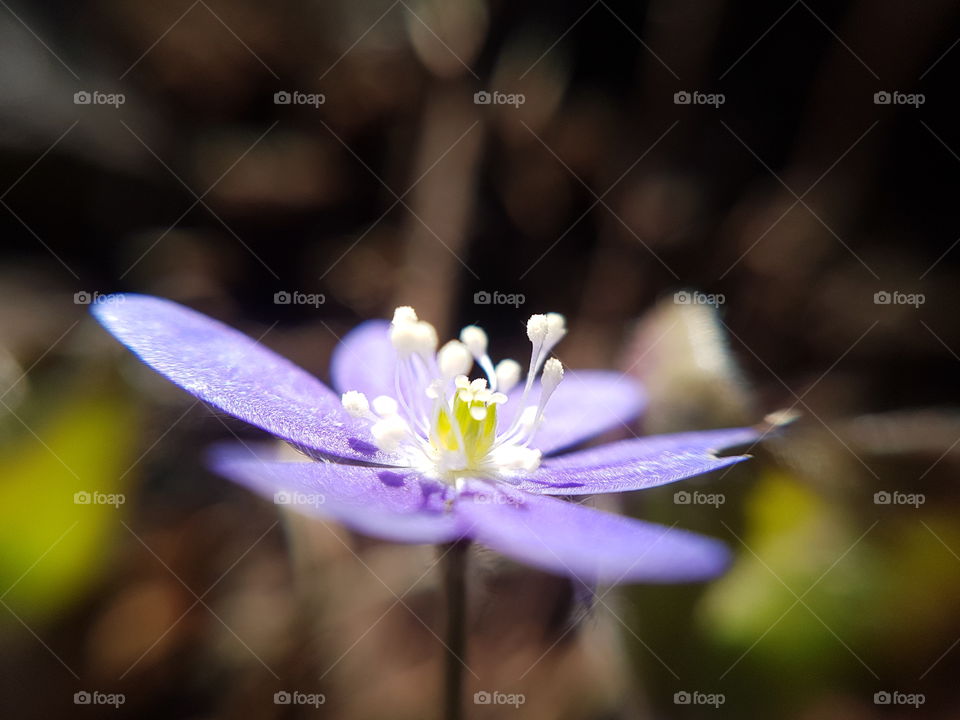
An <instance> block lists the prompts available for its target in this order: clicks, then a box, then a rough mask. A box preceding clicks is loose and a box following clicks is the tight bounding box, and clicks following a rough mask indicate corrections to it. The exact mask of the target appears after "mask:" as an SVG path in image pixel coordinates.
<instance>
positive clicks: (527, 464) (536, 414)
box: [342, 307, 567, 484]
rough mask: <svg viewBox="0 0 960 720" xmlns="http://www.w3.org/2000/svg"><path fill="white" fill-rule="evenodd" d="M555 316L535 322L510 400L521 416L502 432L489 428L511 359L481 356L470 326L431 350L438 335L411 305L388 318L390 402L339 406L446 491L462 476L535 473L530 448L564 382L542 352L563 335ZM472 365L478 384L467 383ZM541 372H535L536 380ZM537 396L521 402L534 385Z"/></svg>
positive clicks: (536, 460)
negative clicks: (392, 361)
mask: <svg viewBox="0 0 960 720" xmlns="http://www.w3.org/2000/svg"><path fill="white" fill-rule="evenodd" d="M566 332H567V330H566V322H565V320H564V317H563V315H560V314H558V313H548V314H546V315H533V316H531V317H530V319H529V320H528V321H527V337H528V338H529V339H530V342H531V343H532V344H533V349H532V351H531V354H530V368H529V370H528V372H527V378H526V383H525V385H524V387H523V392H522V393H521V394H520V397H519V398H517V397H516V394H514V396H513V399H511V402H517V403H519V405H520V407H521V408H522V410H520V411H518V412H516V413H515V414H514V419H513V421H512V422H511V423H510V424H509V427H507V428H506V429H504V430H503V431H502V432H498V428H497V408H498V407H500V406H502V405H504V404H505V403H506V402H507V399H508V393H510V391H511V390H513V389H514V388H515V387H516V386H517V385H518V384H519V382H520V377H521V375H520V373H521V368H520V364H519V363H517V362H516V361H515V360H501V361H500V362H499V363H497V364H496V365H494V364H493V362H492V361H491V359H490V355H489V354H488V353H487V334H486V333H485V332H484V331H483V330H481V329H480V328H479V327H477V326H475V325H468V326H467V327H465V328H463V330H461V331H460V339H459V340H451V341H450V342H448V343H446V344H445V345H444V346H443V347H441V348H440V349H439V351H438V350H437V345H438V342H437V331H436V329H435V328H434V327H433V325H431V324H430V323H428V322H424V321H423V320H420V319H419V318H417V314H416V312H414V310H413V308H411V307H399V308H397V309H396V310H395V311H394V313H393V322H392V323H391V326H390V342H391V344H392V345H393V347H394V349H395V350H396V352H397V363H396V374H395V378H394V388H395V396H394V397H390V396H387V395H380V396H378V397H375V398H373V400H372V401H370V400H368V399H367V397H366V396H365V395H364V394H363V393H361V392H357V391H355V390H351V391H349V392H346V393H344V394H343V397H342V402H343V407H344V408H345V409H346V410H347V411H348V412H349V413H350V414H351V415H353V416H354V417H359V418H364V419H367V420H369V421H370V422H371V424H372V425H371V433H372V435H373V438H374V442H375V443H376V445H377V447H379V448H380V449H381V450H383V451H384V452H389V453H395V454H398V455H400V456H401V457H402V458H403V460H404V464H406V465H409V466H410V467H414V468H417V469H418V470H420V471H422V472H424V473H425V474H427V475H429V476H432V477H436V478H438V479H441V480H444V481H445V482H449V483H452V484H459V482H460V481H462V480H463V479H465V478H471V477H474V478H484V479H503V480H509V479H510V478H511V477H512V476H517V475H519V474H522V473H527V472H530V471H532V470H536V469H537V467H539V465H540V456H541V453H540V451H539V450H537V449H535V448H531V447H530V443H531V441H532V440H533V438H534V435H535V434H536V432H537V428H538V427H539V426H540V424H541V423H542V422H543V418H544V407H545V406H546V404H547V401H548V400H549V399H550V396H551V395H552V394H553V392H554V390H556V389H557V386H558V385H559V384H560V381H561V380H562V379H563V366H562V365H561V364H560V361H559V360H557V359H556V358H552V357H549V355H550V351H551V350H553V348H554V347H555V346H556V344H557V343H558V342H560V340H561V338H563V336H564V335H565V334H566ZM475 362H476V364H477V365H478V366H479V367H480V369H481V370H482V371H483V374H484V375H485V376H486V377H485V378H482V377H481V378H477V379H475V380H471V379H470V377H469V375H470V372H471V370H472V369H473V365H474V363H475ZM541 370H542V373H541ZM537 375H540V392H539V397H538V398H537V401H536V403H535V404H533V403H532V402H531V403H530V404H528V398H529V397H530V394H531V390H532V389H533V384H534V380H535V379H536V377H537Z"/></svg>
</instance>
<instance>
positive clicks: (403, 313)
mask: <svg viewBox="0 0 960 720" xmlns="http://www.w3.org/2000/svg"><path fill="white" fill-rule="evenodd" d="M415 322H417V311H416V310H414V309H413V308H412V307H410V306H409V305H401V306H400V307H398V308H396V309H395V310H394V311H393V324H394V325H402V324H404V323H415Z"/></svg>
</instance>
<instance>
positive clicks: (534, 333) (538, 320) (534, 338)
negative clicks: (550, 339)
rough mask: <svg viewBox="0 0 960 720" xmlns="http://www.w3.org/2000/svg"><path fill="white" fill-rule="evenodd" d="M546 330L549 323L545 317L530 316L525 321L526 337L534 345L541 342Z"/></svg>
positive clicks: (545, 335)
mask: <svg viewBox="0 0 960 720" xmlns="http://www.w3.org/2000/svg"><path fill="white" fill-rule="evenodd" d="M548 330H549V322H548V320H547V316H546V315H531V316H530V319H529V320H527V337H528V338H529V339H530V342H532V343H533V344H534V345H536V344H537V343H540V342H543V340H544V338H546V337H547V331H548Z"/></svg>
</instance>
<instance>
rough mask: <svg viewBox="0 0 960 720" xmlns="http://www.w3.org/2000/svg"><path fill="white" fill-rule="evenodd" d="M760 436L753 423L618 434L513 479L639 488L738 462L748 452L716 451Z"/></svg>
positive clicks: (582, 488) (581, 488) (569, 488)
mask: <svg viewBox="0 0 960 720" xmlns="http://www.w3.org/2000/svg"><path fill="white" fill-rule="evenodd" d="M759 437H760V433H759V432H758V431H757V430H754V429H753V428H729V429H723V430H704V431H701V432H688V433H676V434H673V435H652V436H648V437H642V438H634V439H633V440H622V441H620V442H614V443H607V444H606V445H601V446H600V447H596V448H591V449H589V450H581V451H580V452H573V453H567V454H565V455H558V456H556V457H551V458H547V459H546V460H544V461H543V463H542V464H541V465H540V467H539V468H538V469H537V470H536V471H535V472H533V473H532V474H531V475H530V477H529V478H525V479H523V480H521V481H518V482H517V483H516V485H517V487H519V488H521V489H523V490H526V491H528V492H532V493H537V494H543V495H595V494H599V493H611V492H626V491H629V490H643V489H645V488H650V487H656V486H657V485H665V484H667V483H672V482H676V481H677V480H685V479H686V478H689V477H693V476H695V475H700V474H702V473H706V472H710V471H712V470H720V469H721V468H725V467H729V466H730V465H735V464H736V463H739V462H743V461H744V460H747V459H748V458H749V456H747V455H730V456H726V457H718V456H717V455H716V453H717V452H718V451H720V450H723V449H725V448H728V447H732V446H734V445H744V444H746V443H750V442H754V441H755V440H757V439H758V438H759Z"/></svg>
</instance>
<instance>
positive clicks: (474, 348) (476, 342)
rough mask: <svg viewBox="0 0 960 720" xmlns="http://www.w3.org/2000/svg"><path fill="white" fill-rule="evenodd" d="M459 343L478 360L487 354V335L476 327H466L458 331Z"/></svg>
mask: <svg viewBox="0 0 960 720" xmlns="http://www.w3.org/2000/svg"><path fill="white" fill-rule="evenodd" d="M460 342H462V343H463V344H464V345H466V346H467V349H468V350H469V351H470V354H471V355H473V357H475V358H477V359H478V360H479V359H480V358H482V357H483V356H484V355H486V354H487V334H486V333H485V332H484V331H483V330H482V329H480V328H478V327H477V326H476V325H467V326H466V327H465V328H464V329H463V330H461V331H460Z"/></svg>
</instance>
